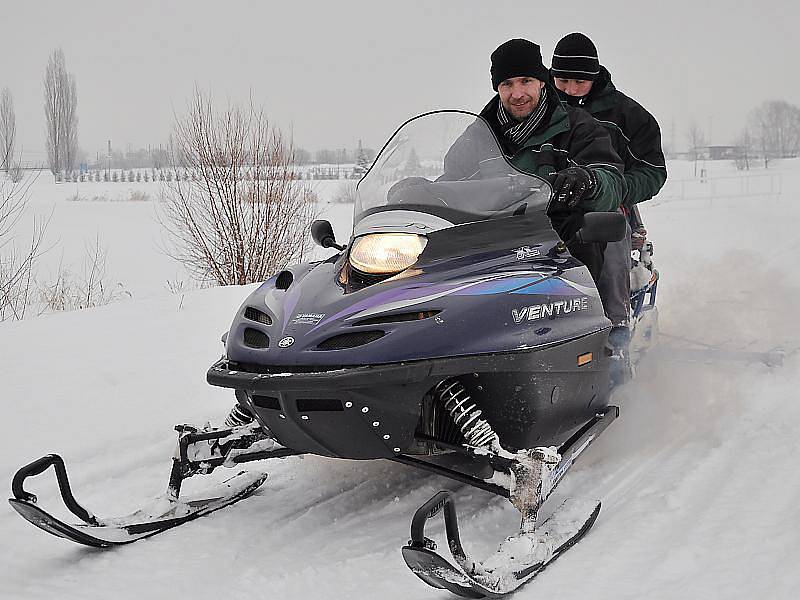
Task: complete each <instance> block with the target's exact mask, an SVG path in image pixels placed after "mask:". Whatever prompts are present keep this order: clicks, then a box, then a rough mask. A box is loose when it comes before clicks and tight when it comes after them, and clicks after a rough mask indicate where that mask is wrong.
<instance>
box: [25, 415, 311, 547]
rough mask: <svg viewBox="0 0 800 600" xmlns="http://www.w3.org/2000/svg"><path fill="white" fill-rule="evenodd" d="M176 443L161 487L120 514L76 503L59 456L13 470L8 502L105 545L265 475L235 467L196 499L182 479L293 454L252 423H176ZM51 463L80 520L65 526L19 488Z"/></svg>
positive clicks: (182, 519) (150, 530) (39, 522)
mask: <svg viewBox="0 0 800 600" xmlns="http://www.w3.org/2000/svg"><path fill="white" fill-rule="evenodd" d="M175 429H176V430H177V432H178V445H177V450H176V453H175V456H174V457H173V459H172V470H171V472H170V476H169V483H168V486H167V490H166V491H165V492H164V493H163V494H161V495H160V496H157V497H156V498H154V499H153V500H151V501H150V502H148V503H147V504H146V505H145V506H144V507H142V508H140V509H139V510H137V511H135V512H133V513H131V514H130V515H127V516H124V517H116V518H107V519H100V518H98V517H96V516H95V515H93V514H92V513H91V512H90V511H88V510H87V509H86V508H85V507H84V506H82V505H81V504H79V503H78V501H77V500H76V499H75V497H74V496H73V495H72V488H71V486H70V483H69V478H68V477H67V469H66V466H65V465H64V460H63V459H62V458H61V457H60V456H59V455H58V454H47V455H45V456H43V457H42V458H39V459H37V460H35V461H33V462H32V463H30V464H28V465H25V466H24V467H22V468H21V469H19V470H18V471H17V473H16V474H15V475H14V479H13V481H12V483H11V490H12V493H13V495H14V497H13V498H10V499H9V503H10V504H11V506H12V507H13V508H14V510H16V511H17V512H18V513H19V514H20V515H21V516H22V517H23V518H24V519H25V520H26V521H28V522H30V523H32V524H33V525H35V526H37V527H39V528H40V529H43V530H44V531H47V532H48V533H51V534H53V535H55V536H59V537H62V538H65V539H68V540H70V541H73V542H76V543H79V544H84V545H87V546H93V547H96V548H105V547H109V546H116V545H119V544H127V543H130V542H134V541H136V540H139V539H142V538H145V537H149V536H151V535H155V534H157V533H161V532H162V531H166V530H167V529H171V528H173V527H176V526H178V525H183V524H184V523H186V522H188V521H191V520H193V519H196V518H197V517H201V516H203V515H207V514H209V513H212V512H214V511H216V510H219V509H220V508H224V507H226V506H229V505H231V504H234V503H235V502H238V501H239V500H242V499H243V498H246V497H247V496H249V495H251V494H252V493H253V492H255V491H256V490H257V489H258V488H259V487H260V486H261V484H263V483H264V481H266V479H267V474H266V473H265V472H264V471H263V470H261V469H255V470H252V471H239V472H238V473H237V474H235V475H233V476H232V477H229V478H227V479H225V480H224V481H221V482H218V483H216V484H215V485H214V487H213V488H212V491H210V492H208V493H207V494H205V495H202V496H201V497H198V498H189V499H186V498H181V497H180V493H181V486H182V484H183V482H184V481H186V480H187V479H188V478H190V477H192V476H195V475H207V474H209V473H211V472H212V471H214V469H216V468H217V467H221V466H225V467H231V468H233V467H236V466H238V465H239V464H240V463H244V462H251V461H256V460H266V459H270V458H285V457H287V456H292V455H296V454H299V453H298V452H296V451H294V450H291V449H290V448H286V447H284V446H281V445H280V444H278V443H277V442H275V440H273V439H272V438H270V437H268V436H267V435H266V434H265V433H264V432H263V431H262V430H260V428H259V426H258V424H256V423H252V424H247V425H243V426H240V427H233V428H224V429H216V428H211V427H206V428H202V429H199V428H196V427H192V426H189V425H178V426H177V427H176V428H175ZM50 467H53V469H54V470H55V474H56V480H57V481H58V488H59V491H60V493H61V499H62V501H63V503H64V506H65V507H66V508H67V509H68V510H69V511H70V512H71V513H72V514H73V515H75V516H76V517H78V518H79V519H80V520H81V521H82V523H78V524H73V525H70V524H68V523H65V522H64V521H62V520H61V519H59V518H58V517H55V516H53V515H52V514H51V513H49V512H48V511H46V510H44V509H43V508H41V507H40V506H39V504H38V499H37V497H36V496H35V495H34V494H31V493H29V492H27V491H25V489H24V484H25V481H26V480H27V479H28V478H30V477H35V476H37V475H41V474H42V473H44V472H45V471H46V470H47V469H48V468H50Z"/></svg>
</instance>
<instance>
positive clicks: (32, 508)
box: [9, 471, 267, 548]
mask: <svg viewBox="0 0 800 600" xmlns="http://www.w3.org/2000/svg"><path fill="white" fill-rule="evenodd" d="M266 479H267V475H266V473H252V472H246V471H242V472H240V473H238V474H237V475H234V476H233V477H231V478H230V479H228V480H226V481H224V482H223V483H222V484H221V485H220V486H218V487H216V488H215V491H219V492H221V495H217V496H214V497H208V498H199V499H193V500H178V499H175V498H172V497H170V496H169V495H168V494H164V495H163V496H160V497H159V498H157V499H155V500H154V501H153V502H152V503H151V507H150V508H144V509H140V510H137V511H136V512H134V513H132V514H130V515H128V516H126V517H120V518H114V519H97V518H96V517H94V516H91V515H89V516H90V517H91V518H90V520H92V521H93V523H79V524H68V523H65V522H64V521H62V520H60V519H58V518H56V517H54V516H53V515H51V514H50V513H48V512H47V511H45V510H43V509H41V508H39V506H38V505H37V503H36V500H35V499H34V500H29V499H20V498H10V499H9V503H10V504H11V506H12V507H13V508H14V509H15V510H16V511H17V512H18V513H19V514H20V515H21V516H22V517H23V518H25V519H26V520H27V521H29V522H30V523H32V524H33V525H36V526H37V527H39V528H40V529H43V530H44V531H46V532H48V533H50V534H52V535H55V536H58V537H62V538H64V539H67V540H69V541H71V542H75V543H78V544H83V545H86V546H92V547H94V548H107V547H110V546H118V545H121V544H129V543H131V542H135V541H136V540H140V539H142V538H146V537H150V536H152V535H156V534H158V533H162V532H163V531H166V530H168V529H172V528H173V527H177V526H178V525H183V524H184V523H186V522H188V521H191V520H193V519H196V518H198V517H202V516H203V515H207V514H209V513H212V512H214V511H216V510H219V509H221V508H224V507H226V506H230V505H231V504H234V503H235V502H238V501H239V500H242V499H243V498H246V497H248V496H249V495H251V494H252V493H253V492H255V491H256V490H257V489H258V488H259V487H260V486H261V484H263V483H264V481H266Z"/></svg>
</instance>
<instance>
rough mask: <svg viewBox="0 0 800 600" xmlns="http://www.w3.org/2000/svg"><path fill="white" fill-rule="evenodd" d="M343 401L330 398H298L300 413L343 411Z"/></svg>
mask: <svg viewBox="0 0 800 600" xmlns="http://www.w3.org/2000/svg"><path fill="white" fill-rule="evenodd" d="M342 410H344V407H343V406H342V401H341V400H335V399H332V398H331V399H329V398H298V399H297V411H298V412H319V411H342Z"/></svg>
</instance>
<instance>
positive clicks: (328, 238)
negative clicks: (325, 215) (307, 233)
mask: <svg viewBox="0 0 800 600" xmlns="http://www.w3.org/2000/svg"><path fill="white" fill-rule="evenodd" d="M311 239H313V240H314V243H315V244H317V245H318V246H322V247H323V248H336V249H337V250H341V249H342V247H341V246H339V245H338V244H337V243H336V237H335V236H334V235H333V227H332V226H331V223H330V221H325V220H324V219H317V220H316V221H314V222H313V223H311Z"/></svg>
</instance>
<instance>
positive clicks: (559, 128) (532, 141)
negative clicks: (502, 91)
mask: <svg viewBox="0 0 800 600" xmlns="http://www.w3.org/2000/svg"><path fill="white" fill-rule="evenodd" d="M546 85H548V86H550V89H549V90H548V91H549V92H550V98H551V99H552V101H553V102H555V104H556V106H555V108H554V109H553V110H552V112H551V113H550V116H549V117H548V118H547V119H546V121H545V123H543V124H542V126H540V128H539V130H538V131H535V132H533V134H531V136H530V137H529V138H528V139H526V140H525V141H524V142H522V144H521V145H520V146H519V149H520V150H521V149H522V148H527V147H530V146H541V145H542V144H543V143H545V142H547V141H548V140H550V139H551V138H553V137H554V136H556V135H558V134H559V133H562V132H564V131H568V130H569V115H568V114H567V109H566V108H565V107H564V106H563V104H562V103H561V102H558V101H557V99H558V97H559V96H558V93H557V90H556V89H555V87H553V86H552V85H551V84H549V83H548V84H546ZM499 103H500V95H499V94H495V95H494V97H493V98H492V99H491V100H489V102H488V103H487V104H486V106H484V107H483V110H481V112H480V116H481V117H483V118H484V119H485V120H486V121H488V122H489V124H490V125H491V126H492V129H493V130H494V132H495V134H496V135H497V137H498V138H499V139H500V141H501V143H502V144H504V145H505V143H506V141H505V140H504V139H503V136H502V134H501V133H500V125H499V123H498V122H497V105H498V104H499Z"/></svg>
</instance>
